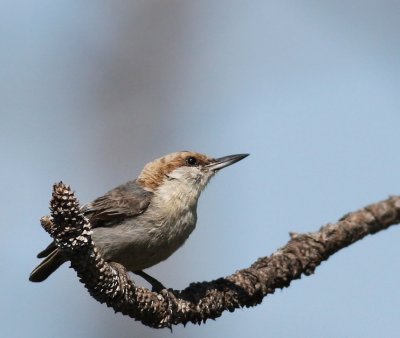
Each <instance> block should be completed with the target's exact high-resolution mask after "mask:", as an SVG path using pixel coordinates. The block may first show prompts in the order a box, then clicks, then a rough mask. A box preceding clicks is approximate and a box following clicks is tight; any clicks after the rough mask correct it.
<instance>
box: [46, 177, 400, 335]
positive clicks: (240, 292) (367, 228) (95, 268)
mask: <svg viewBox="0 0 400 338" xmlns="http://www.w3.org/2000/svg"><path fill="white" fill-rule="evenodd" d="M50 209H51V216H45V217H43V218H42V219H41V223H42V226H43V227H44V229H45V230H46V231H47V232H48V233H49V234H50V235H51V236H52V237H53V238H54V239H55V241H56V244H57V246H59V247H60V248H61V249H62V250H63V252H64V254H65V255H66V257H68V259H69V260H70V261H71V266H72V267H73V268H74V269H75V270H76V272H77V274H78V276H79V278H80V280H81V282H82V283H83V284H84V285H85V287H86V288H87V289H88V291H89V293H90V294H91V295H92V296H93V297H94V298H95V299H96V300H98V301H99V302H101V303H106V304H107V306H109V307H112V308H113V309H114V310H115V311H116V312H121V313H123V314H124V315H128V316H130V317H132V318H134V319H136V320H140V321H141V322H142V323H143V324H145V325H148V326H150V327H154V328H162V327H171V326H172V325H175V324H179V323H182V324H184V325H185V324H186V323H188V322H192V323H198V324H200V323H202V322H205V321H206V320H207V319H215V318H217V317H219V316H221V314H222V312H223V311H226V310H228V311H231V312H232V311H234V310H235V309H237V308H240V307H250V306H254V305H257V304H259V303H261V301H262V300H263V298H264V297H265V296H266V295H268V294H271V293H274V292H275V290H276V289H282V288H284V287H288V286H289V285H290V282H291V281H293V280H295V279H299V278H300V277H301V276H302V275H303V274H304V275H310V274H312V273H314V270H315V268H316V267H317V266H318V265H319V264H321V263H322V262H323V261H325V260H327V259H328V258H329V257H330V256H331V255H332V254H334V253H335V252H337V251H339V250H340V249H343V248H345V247H347V246H348V245H350V244H352V243H354V242H356V241H358V240H360V239H362V238H364V237H365V236H367V235H370V234H374V233H376V232H378V231H381V230H384V229H387V228H388V227H389V226H391V225H394V224H397V223H399V222H400V197H399V196H392V197H390V198H388V199H386V200H384V201H381V202H378V203H375V204H372V205H370V206H367V207H365V208H363V209H361V210H359V211H356V212H353V213H349V214H346V215H345V216H344V217H342V218H341V219H340V220H339V221H338V222H337V223H334V224H328V225H326V226H324V227H322V228H320V229H319V230H318V231H316V232H313V233H306V234H295V233H292V234H291V239H290V241H289V242H288V243H287V244H286V245H285V246H283V247H282V248H280V249H278V250H277V251H276V252H275V253H273V254H272V255H271V256H269V257H262V258H259V259H258V260H257V261H256V262H254V263H253V264H252V265H251V266H250V267H248V268H246V269H243V270H240V271H237V272H235V273H234V274H232V275H230V276H228V277H225V278H219V279H217V280H214V281H210V282H201V283H192V284H190V285H189V286H188V287H187V288H186V289H184V290H181V291H179V290H172V289H168V290H162V291H161V292H159V293H157V292H152V291H149V290H148V289H146V288H143V287H138V286H136V285H135V283H134V281H133V280H131V279H130V278H129V276H128V274H127V272H126V270H125V269H124V267H123V266H122V265H119V264H116V263H112V262H111V263H108V262H105V261H104V260H103V259H102V257H101V255H100V254H99V252H98V250H97V248H96V247H95V246H94V244H93V242H92V240H91V237H90V235H91V230H90V227H91V226H90V224H89V222H88V220H87V219H86V218H84V216H83V215H82V213H80V206H79V202H78V200H77V199H76V197H75V195H74V193H73V192H72V190H71V188H70V187H69V186H67V185H65V184H63V183H62V182H60V183H58V184H55V185H54V189H53V195H52V199H51V202H50Z"/></svg>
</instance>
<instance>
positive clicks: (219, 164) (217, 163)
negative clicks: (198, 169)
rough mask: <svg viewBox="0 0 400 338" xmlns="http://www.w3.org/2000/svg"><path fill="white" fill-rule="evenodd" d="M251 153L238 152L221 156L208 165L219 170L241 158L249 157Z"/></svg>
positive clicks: (211, 168) (209, 167)
mask: <svg viewBox="0 0 400 338" xmlns="http://www.w3.org/2000/svg"><path fill="white" fill-rule="evenodd" d="M249 155H250V154H237V155H229V156H224V157H220V158H217V159H215V160H213V161H212V162H211V163H210V164H208V165H207V166H206V167H207V168H208V169H210V170H214V171H217V170H220V169H222V168H225V167H227V166H229V165H231V164H233V163H236V162H239V161H240V160H243V159H244V158H245V157H247V156H249Z"/></svg>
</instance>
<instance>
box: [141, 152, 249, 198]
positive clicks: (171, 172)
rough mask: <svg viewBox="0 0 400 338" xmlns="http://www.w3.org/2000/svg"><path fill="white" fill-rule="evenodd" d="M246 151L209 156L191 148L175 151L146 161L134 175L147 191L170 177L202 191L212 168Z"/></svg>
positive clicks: (240, 156) (235, 158)
mask: <svg viewBox="0 0 400 338" xmlns="http://www.w3.org/2000/svg"><path fill="white" fill-rule="evenodd" d="M248 155H249V154H238V155H229V156H224V157H220V158H211V157H208V156H206V155H203V154H199V153H195V152H191V151H179V152H175V153H172V154H168V155H166V156H164V157H161V158H159V159H156V160H154V161H152V162H150V163H148V164H146V166H145V167H144V168H143V170H142V172H141V173H140V175H139V177H138V182H139V184H141V185H142V186H143V187H144V188H145V189H146V190H150V191H156V190H157V189H158V188H159V187H160V186H162V185H164V184H165V183H166V182H170V181H175V182H174V183H177V185H178V184H179V185H182V186H186V187H187V188H190V189H193V190H197V191H202V190H203V189H204V188H205V187H206V185H207V183H208V182H209V181H210V179H211V177H212V176H214V175H215V173H216V172H218V171H219V170H220V169H222V168H225V167H227V166H229V165H231V164H233V163H236V162H238V161H240V160H242V159H243V158H245V157H247V156H248Z"/></svg>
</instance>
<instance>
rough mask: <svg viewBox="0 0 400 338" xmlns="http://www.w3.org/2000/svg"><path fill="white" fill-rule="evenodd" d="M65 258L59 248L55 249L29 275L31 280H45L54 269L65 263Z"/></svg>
mask: <svg viewBox="0 0 400 338" xmlns="http://www.w3.org/2000/svg"><path fill="white" fill-rule="evenodd" d="M64 262H65V258H64V257H63V255H62V254H61V252H60V251H58V249H55V250H53V251H52V252H51V253H50V254H49V255H48V256H47V257H46V258H45V259H44V260H43V262H41V263H40V264H39V265H38V266H37V267H36V268H35V269H34V270H33V271H32V272H31V275H30V276H29V280H30V281H31V282H43V281H44V280H45V279H46V278H47V277H49V276H50V275H51V274H52V273H53V272H54V271H56V270H57V269H58V268H59V267H60V266H61V265H62V264H63V263H64Z"/></svg>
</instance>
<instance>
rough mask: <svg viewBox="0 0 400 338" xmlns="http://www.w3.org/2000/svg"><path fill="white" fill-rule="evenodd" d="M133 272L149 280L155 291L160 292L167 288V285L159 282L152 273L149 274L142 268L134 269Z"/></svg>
mask: <svg viewBox="0 0 400 338" xmlns="http://www.w3.org/2000/svg"><path fill="white" fill-rule="evenodd" d="M133 273H135V274H137V275H138V276H140V277H142V278H143V279H144V280H146V281H147V282H149V283H150V284H151V287H152V289H151V290H152V291H153V292H160V291H161V290H163V289H166V287H165V286H164V285H162V283H161V282H159V281H158V280H157V279H155V278H154V277H151V276H150V275H148V274H147V273H146V272H144V271H142V270H137V271H134V272H133Z"/></svg>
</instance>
